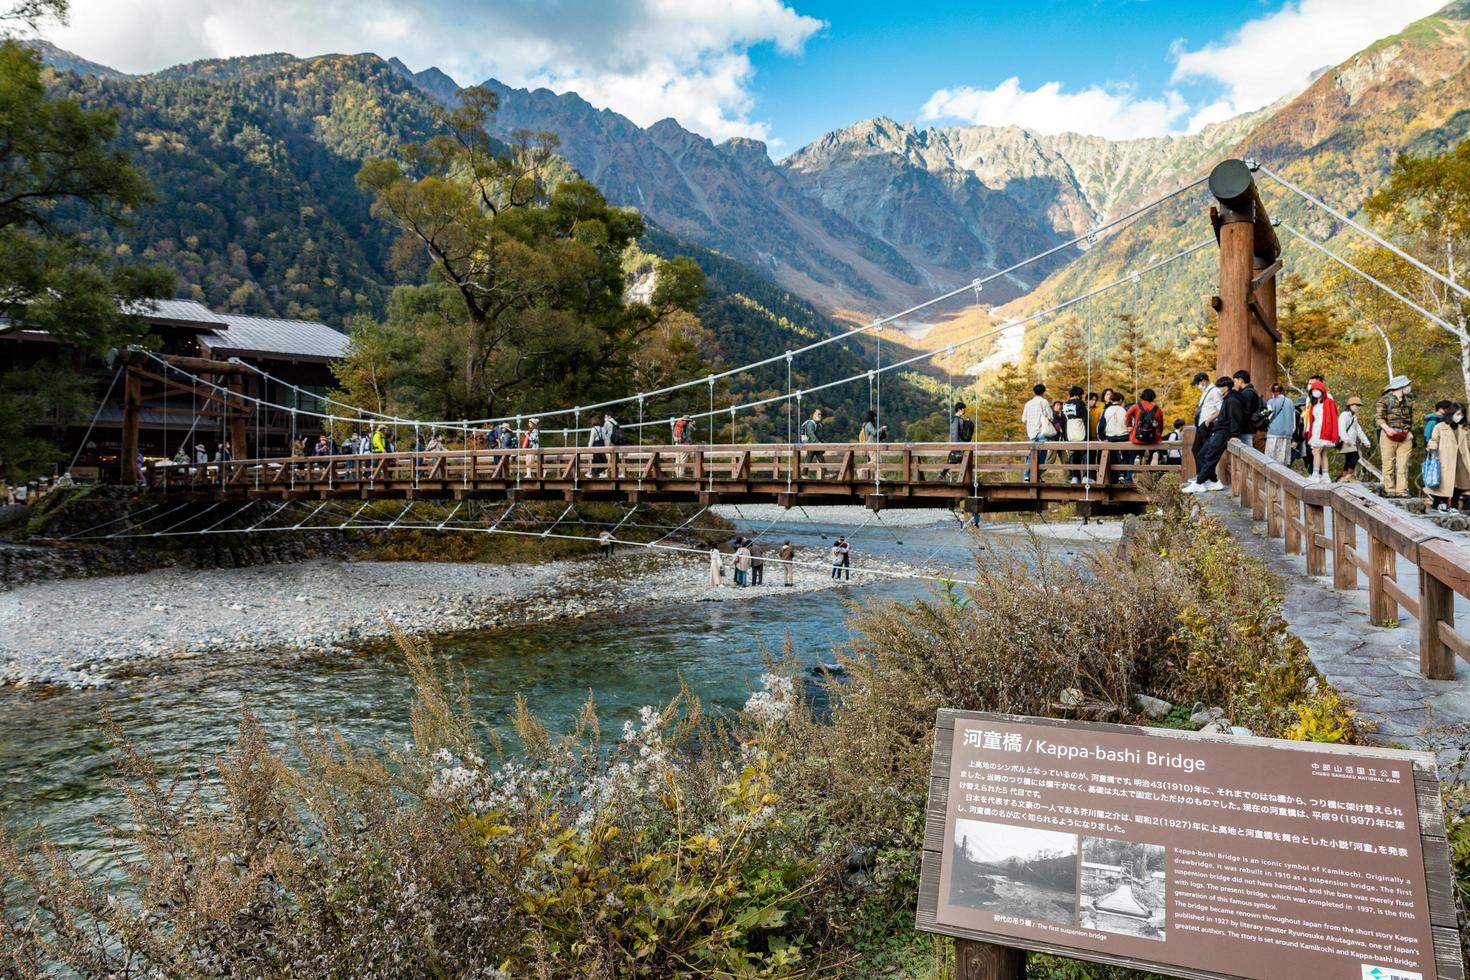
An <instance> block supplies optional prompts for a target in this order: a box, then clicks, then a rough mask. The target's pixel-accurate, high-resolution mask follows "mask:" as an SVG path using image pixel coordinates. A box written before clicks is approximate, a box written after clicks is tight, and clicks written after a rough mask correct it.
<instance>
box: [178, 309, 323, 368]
mask: <svg viewBox="0 0 1470 980" xmlns="http://www.w3.org/2000/svg"><path fill="white" fill-rule="evenodd" d="M216 316H217V317H218V318H219V319H220V320H222V321H224V328H223V329H220V330H215V331H213V332H211V333H207V334H201V335H200V337H199V342H200V343H201V344H203V345H204V346H205V347H207V348H209V350H210V351H211V352H212V353H214V354H226V355H229V354H246V355H249V354H271V355H275V356H277V357H294V358H303V359H308V360H336V359H337V358H339V357H341V356H343V354H345V353H346V351H347V335H346V334H344V333H342V332H341V331H340V330H334V329H332V328H331V327H329V326H327V325H326V324H325V323H318V322H316V321H315V320H281V319H277V318H275V317H264V316H243V315H241V314H238V313H220V314H216Z"/></svg>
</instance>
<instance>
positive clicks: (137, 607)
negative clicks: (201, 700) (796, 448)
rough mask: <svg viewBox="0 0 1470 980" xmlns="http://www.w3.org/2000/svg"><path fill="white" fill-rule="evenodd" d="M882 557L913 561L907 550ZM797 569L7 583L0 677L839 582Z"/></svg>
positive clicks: (281, 573) (341, 571)
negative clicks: (744, 585)
mask: <svg viewBox="0 0 1470 980" xmlns="http://www.w3.org/2000/svg"><path fill="white" fill-rule="evenodd" d="M824 557H825V553H822V554H819V553H817V552H816V551H803V552H800V553H798V560H800V561H811V562H817V563H820V562H821V561H822V560H823V559H824ZM883 567H884V569H885V570H888V571H894V572H899V573H903V572H906V571H912V569H909V568H908V567H907V566H904V565H902V564H901V563H895V562H885V563H884V564H883ZM795 577H796V584H795V586H794V587H793V588H790V589H787V588H784V587H782V586H781V585H780V584H779V583H780V581H781V578H782V573H781V569H780V568H779V567H775V566H772V565H767V566H766V584H765V585H764V586H762V587H760V588H748V589H735V588H731V587H729V586H728V585H726V586H722V587H718V588H712V587H710V585H709V562H708V559H707V558H704V557H702V556H698V555H687V556H686V555H670V554H650V553H648V552H643V551H636V552H628V553H624V554H621V555H619V556H617V557H614V558H612V559H609V560H607V561H599V560H597V559H578V560H566V561H553V562H545V563H538V564H527V565H465V564H446V563H406V562H338V561H331V560H317V561H308V562H303V563H300V564H295V565H272V566H261V567H251V568H221V569H207V570H192V569H178V568H169V569H161V570H157V571H150V572H144V573H141V574H137V575H122V576H113V577H109V578H92V579H69V580H63V581H56V582H46V583H38V584H34V585H25V586H21V587H19V588H15V589H13V590H11V591H8V592H0V685H10V684H15V685H21V684H49V685H55V686H61V687H70V688H78V689H79V688H84V687H107V686H112V685H115V684H118V683H124V682H126V679H127V678H128V677H129V676H131V675H136V674H138V673H140V672H147V671H148V669H149V664H150V662H152V661H157V660H167V659H187V658H191V657H197V656H203V655H209V654H220V653H226V652H227V653H229V654H230V655H231V656H238V655H242V654H245V655H248V654H250V653H261V652H267V651H298V652H302V653H313V654H320V653H330V652H331V651H333V650H336V649H339V648H346V647H351V646H354V645H358V644H361V643H363V642H367V641H373V640H378V639H381V638H382V637H384V636H386V635H387V634H388V632H389V626H388V624H389V622H390V621H391V622H392V623H394V624H396V625H397V626H398V627H399V628H401V629H403V630H404V631H405V632H408V633H418V634H433V633H453V632H460V631H466V630H475V629H486V628H491V627H496V626H507V625H513V624H515V623H517V622H540V621H547V620H553V619H561V618H573V617H578V616H586V615H589V614H592V613H597V612H602V611H606V610H615V611H622V610H626V609H630V608H635V607H637V606H641V605H649V604H655V603H657V604H665V605H667V604H669V603H679V602H704V601H715V602H725V601H740V600H744V599H750V598H754V597H757V596H762V595H779V594H787V595H789V594H792V593H794V592H809V591H812V590H815V589H826V588H833V587H837V586H838V585H839V583H836V582H834V581H833V580H832V579H831V578H830V577H829V574H828V572H827V570H826V569H825V568H823V567H812V568H798V569H796V573H795ZM865 580H866V581H872V579H871V578H868V577H866V576H863V575H857V576H855V577H854V578H853V580H852V582H851V583H850V585H851V586H859V585H861V584H863V582H864V581H865ZM726 581H727V582H728V579H726ZM840 585H841V586H842V587H848V586H849V583H845V582H844V583H840Z"/></svg>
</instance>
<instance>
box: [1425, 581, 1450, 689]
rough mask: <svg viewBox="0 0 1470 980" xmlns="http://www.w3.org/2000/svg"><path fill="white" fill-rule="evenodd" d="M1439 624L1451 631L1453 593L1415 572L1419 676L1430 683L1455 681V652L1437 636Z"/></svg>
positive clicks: (1438, 582)
mask: <svg viewBox="0 0 1470 980" xmlns="http://www.w3.org/2000/svg"><path fill="white" fill-rule="evenodd" d="M1441 624H1443V625H1445V626H1448V627H1449V628H1450V629H1451V630H1453V629H1454V627H1455V593H1454V590H1453V589H1451V588H1450V587H1449V586H1448V585H1445V584H1444V583H1443V582H1441V581H1440V580H1439V579H1437V578H1435V577H1434V576H1433V575H1431V574H1430V573H1429V572H1428V571H1427V570H1426V569H1424V568H1420V569H1419V673H1421V674H1423V675H1424V676H1425V677H1427V678H1429V679H1430V680H1444V681H1452V680H1454V679H1455V652H1454V651H1453V650H1451V649H1450V647H1449V645H1448V644H1446V643H1445V641H1444V638H1443V637H1442V636H1441V635H1440V626H1441Z"/></svg>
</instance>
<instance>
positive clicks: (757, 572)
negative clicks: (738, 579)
mask: <svg viewBox="0 0 1470 980" xmlns="http://www.w3.org/2000/svg"><path fill="white" fill-rule="evenodd" d="M761 556H762V552H761V546H760V545H758V544H756V543H755V542H754V541H751V542H750V584H751V585H760V584H761V583H763V582H764V581H765V578H766V562H765V559H764V558H762V557H761Z"/></svg>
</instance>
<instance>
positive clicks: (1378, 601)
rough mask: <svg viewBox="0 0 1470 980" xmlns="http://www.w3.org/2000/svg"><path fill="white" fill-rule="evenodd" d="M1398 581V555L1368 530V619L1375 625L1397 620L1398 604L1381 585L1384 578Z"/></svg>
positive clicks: (1384, 624)
mask: <svg viewBox="0 0 1470 980" xmlns="http://www.w3.org/2000/svg"><path fill="white" fill-rule="evenodd" d="M1386 578H1388V579H1393V580H1394V581H1398V555H1396V554H1395V553H1394V550H1393V548H1392V547H1391V546H1390V545H1389V544H1388V543H1387V542H1385V541H1382V540H1380V539H1379V538H1378V537H1377V536H1375V535H1374V534H1373V532H1372V531H1371V530H1370V531H1369V532H1368V619H1369V620H1370V621H1371V622H1372V623H1373V624H1374V625H1375V626H1393V625H1397V623H1398V621H1399V605H1398V603H1397V602H1395V601H1394V598H1393V596H1391V595H1389V593H1388V590H1387V589H1385V588H1384V587H1383V580H1384V579H1386Z"/></svg>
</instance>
